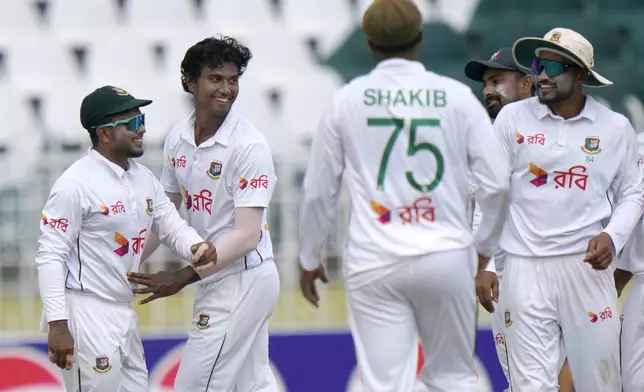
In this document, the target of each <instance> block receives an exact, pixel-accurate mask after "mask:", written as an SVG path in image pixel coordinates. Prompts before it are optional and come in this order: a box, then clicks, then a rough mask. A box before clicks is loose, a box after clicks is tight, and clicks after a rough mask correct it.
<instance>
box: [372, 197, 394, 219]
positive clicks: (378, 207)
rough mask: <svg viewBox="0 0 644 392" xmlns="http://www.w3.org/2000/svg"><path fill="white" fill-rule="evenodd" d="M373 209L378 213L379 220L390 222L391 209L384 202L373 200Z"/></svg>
mask: <svg viewBox="0 0 644 392" xmlns="http://www.w3.org/2000/svg"><path fill="white" fill-rule="evenodd" d="M371 210H372V211H373V212H375V213H376V214H377V215H378V222H380V223H382V224H383V225H384V224H385V223H389V222H390V221H391V210H390V209H389V208H387V207H385V206H383V205H382V204H379V203H377V202H375V201H373V200H372V201H371Z"/></svg>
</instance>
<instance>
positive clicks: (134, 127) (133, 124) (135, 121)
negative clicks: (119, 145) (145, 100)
mask: <svg viewBox="0 0 644 392" xmlns="http://www.w3.org/2000/svg"><path fill="white" fill-rule="evenodd" d="M122 124H125V125H126V126H127V130H128V131H131V132H138V131H139V129H141V127H142V126H144V125H145V113H141V114H137V115H136V116H134V117H130V118H126V119H124V120H118V121H114V122H113V123H108V124H103V125H99V126H96V127H92V128H104V127H118V126H119V125H122Z"/></svg>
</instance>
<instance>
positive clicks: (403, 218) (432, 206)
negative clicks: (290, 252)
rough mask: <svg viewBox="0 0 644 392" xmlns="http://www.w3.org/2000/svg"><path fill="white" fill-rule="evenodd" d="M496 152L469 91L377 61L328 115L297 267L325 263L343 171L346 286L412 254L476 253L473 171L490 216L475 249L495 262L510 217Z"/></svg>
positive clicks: (416, 66)
mask: <svg viewBox="0 0 644 392" xmlns="http://www.w3.org/2000/svg"><path fill="white" fill-rule="evenodd" d="M499 153H501V152H500V148H499V146H498V143H496V141H495V140H494V135H493V131H492V126H491V122H490V118H489V116H488V115H487V113H486V111H485V109H484V108H483V106H482V105H481V104H480V103H479V102H478V100H477V99H476V97H475V96H474V94H473V93H472V91H471V89H470V88H468V87H467V86H465V85H464V84H462V83H460V82H457V81H455V80H453V79H450V78H447V77H444V76H441V75H438V74H435V73H433V72H428V71H427V70H426V69H425V68H424V67H423V65H422V64H420V63H418V62H414V61H408V60H403V59H391V60H386V61H383V62H381V63H380V64H379V65H378V66H377V67H376V68H375V69H374V70H373V71H372V72H371V73H369V74H368V75H365V76H361V77H359V78H356V79H354V80H353V81H352V82H350V83H349V84H348V85H346V86H345V87H343V88H342V89H341V90H340V91H339V92H337V93H336V95H335V97H334V100H333V102H332V103H331V106H330V108H329V109H328V110H327V111H326V113H325V114H324V116H323V119H322V122H321V124H320V128H319V131H318V134H317V136H316V138H315V141H314V143H313V146H312V152H311V158H310V161H309V166H308V168H307V173H306V178H305V182H304V200H303V204H302V208H301V214H300V226H301V227H305V228H306V229H305V230H300V263H301V264H302V266H303V267H304V268H306V269H312V268H315V267H316V266H317V265H318V264H319V263H320V261H321V256H322V248H323V246H324V243H325V240H326V237H327V235H328V233H329V230H330V227H331V224H332V221H333V218H334V216H335V208H336V203H337V196H338V194H339V191H340V185H341V178H342V175H343V173H344V175H345V178H346V183H347V186H348V190H349V195H350V198H351V218H350V226H349V239H348V246H347V249H346V252H345V270H346V274H345V275H346V276H347V278H348V284H349V287H358V286H360V285H363V284H367V283H369V282H370V281H373V280H374V279H378V278H379V277H381V276H384V275H386V274H388V273H389V272H391V271H392V270H393V269H395V268H399V267H400V266H404V265H405V260H410V259H411V258H413V257H415V256H420V255H425V254H428V253H433V252H441V251H447V250H454V249H462V248H466V247H468V246H471V245H472V243H473V241H474V240H473V236H472V231H471V228H470V222H471V198H470V192H469V186H468V170H471V171H472V173H473V176H474V178H475V181H476V183H477V184H479V187H478V191H477V194H476V198H477V200H478V202H479V203H480V204H481V206H482V208H483V209H484V211H486V214H485V217H484V220H483V222H482V224H481V228H480V229H479V231H478V237H477V240H476V244H477V248H478V250H479V251H480V252H481V253H484V254H487V255H491V254H492V253H493V252H494V250H495V249H496V247H497V245H498V238H499V235H500V230H501V227H502V223H503V222H502V221H503V218H504V215H505V213H504V211H506V210H507V188H508V183H507V175H508V172H509V169H508V167H507V163H506V162H505V161H503V160H498V159H497V157H498V155H497V154H499ZM468 210H469V214H468ZM499 214H500V215H499Z"/></svg>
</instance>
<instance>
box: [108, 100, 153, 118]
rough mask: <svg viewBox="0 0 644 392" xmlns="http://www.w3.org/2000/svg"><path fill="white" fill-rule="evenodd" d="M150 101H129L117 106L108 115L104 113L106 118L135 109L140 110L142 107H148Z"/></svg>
mask: <svg viewBox="0 0 644 392" xmlns="http://www.w3.org/2000/svg"><path fill="white" fill-rule="evenodd" d="M151 103H152V101H151V100H149V99H136V98H135V99H131V100H129V101H127V102H124V103H123V104H121V105H119V106H117V107H116V108H114V109H113V110H111V111H110V112H109V113H106V115H107V116H112V115H114V114H119V113H123V112H127V111H128V110H132V109H137V108H142V107H144V106H148V105H149V104H151Z"/></svg>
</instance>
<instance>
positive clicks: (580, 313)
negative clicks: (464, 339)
mask: <svg viewBox="0 0 644 392" xmlns="http://www.w3.org/2000/svg"><path fill="white" fill-rule="evenodd" d="M583 258H584V254H583V253H581V254H575V255H568V256H560V257H538V258H525V257H519V256H515V255H510V254H508V255H507V261H506V263H505V271H504V274H503V280H502V282H501V287H500V296H501V297H502V298H501V303H502V305H503V307H504V312H503V314H504V320H503V323H504V329H505V344H506V349H507V351H508V358H509V376H510V386H511V390H512V392H557V391H558V389H559V386H558V376H559V371H560V368H561V365H560V363H561V360H560V358H561V353H560V338H561V337H563V343H564V345H565V347H566V354H567V357H568V365H569V367H570V372H571V374H572V378H573V383H574V385H575V390H576V391H580V392H619V391H621V387H622V385H621V377H620V363H619V362H620V355H619V334H620V325H619V314H618V310H617V292H616V291H615V281H614V279H613V271H612V269H610V268H608V269H606V270H603V271H596V270H594V269H592V267H591V266H590V264H588V263H584V262H583Z"/></svg>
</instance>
